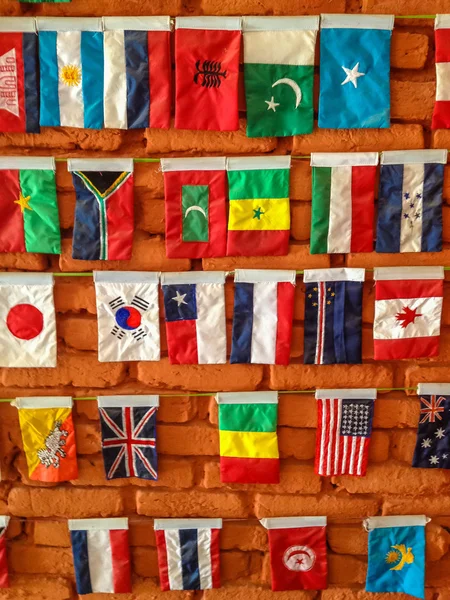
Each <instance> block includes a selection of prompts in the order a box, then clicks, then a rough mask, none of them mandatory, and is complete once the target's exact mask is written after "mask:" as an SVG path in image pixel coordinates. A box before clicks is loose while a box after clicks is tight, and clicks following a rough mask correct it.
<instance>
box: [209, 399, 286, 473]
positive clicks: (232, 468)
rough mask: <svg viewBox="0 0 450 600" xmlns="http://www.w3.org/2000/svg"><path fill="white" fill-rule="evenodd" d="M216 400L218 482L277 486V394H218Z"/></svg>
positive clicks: (278, 469) (278, 465)
mask: <svg viewBox="0 0 450 600" xmlns="http://www.w3.org/2000/svg"><path fill="white" fill-rule="evenodd" d="M216 401H217V404H218V405H219V437H220V481H221V482H222V483H279V481H280V459H279V454H278V437H277V413H278V392H230V393H219V394H217V395H216Z"/></svg>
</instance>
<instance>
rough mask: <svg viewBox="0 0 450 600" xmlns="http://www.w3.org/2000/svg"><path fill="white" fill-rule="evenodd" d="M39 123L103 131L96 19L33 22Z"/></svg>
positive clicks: (99, 21) (99, 25)
mask: <svg viewBox="0 0 450 600" xmlns="http://www.w3.org/2000/svg"><path fill="white" fill-rule="evenodd" d="M38 29H39V62H40V81H41V110H40V124H41V126H47V127H58V126H63V127H82V128H85V129H102V128H103V123H104V116H103V87H104V83H103V81H104V72H103V32H102V19H101V18H86V17H70V18H69V17H42V18H38Z"/></svg>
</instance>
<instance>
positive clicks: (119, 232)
mask: <svg viewBox="0 0 450 600" xmlns="http://www.w3.org/2000/svg"><path fill="white" fill-rule="evenodd" d="M67 168H68V170H69V171H70V172H71V173H72V179H73V185H74V187H75V192H76V196H77V203H76V208H75V224H74V228H73V249H72V256H73V258H77V259H79V260H128V259H130V258H131V251H132V244H133V230H134V197H133V196H134V191H133V160H132V159H128V158H108V159H98V160H97V159H89V158H86V159H84V158H81V159H73V160H72V159H71V160H69V161H68V165H67Z"/></svg>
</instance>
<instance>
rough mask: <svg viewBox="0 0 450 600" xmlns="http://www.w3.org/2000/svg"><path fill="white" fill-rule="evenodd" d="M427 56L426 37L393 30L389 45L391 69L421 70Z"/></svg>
mask: <svg viewBox="0 0 450 600" xmlns="http://www.w3.org/2000/svg"><path fill="white" fill-rule="evenodd" d="M427 56H428V37H427V36H426V35H422V34H420V33H409V32H405V33H403V32H401V31H397V30H395V29H394V31H393V33H392V44H391V67H393V68H397V69H423V67H424V66H425V62H426V60H427Z"/></svg>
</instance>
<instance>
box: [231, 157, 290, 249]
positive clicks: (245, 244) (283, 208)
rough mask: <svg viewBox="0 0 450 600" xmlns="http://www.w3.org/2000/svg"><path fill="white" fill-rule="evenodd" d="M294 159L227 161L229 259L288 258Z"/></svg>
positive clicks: (261, 158) (247, 158)
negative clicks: (291, 168) (291, 178)
mask: <svg viewBox="0 0 450 600" xmlns="http://www.w3.org/2000/svg"><path fill="white" fill-rule="evenodd" d="M290 166H291V157H290V156H257V157H237V158H229V159H227V171H228V188H229V198H230V211H229V218H228V239H227V256H284V255H286V254H287V253H288V248H289V235H290V227H291V217H290V206H289V175H290Z"/></svg>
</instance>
